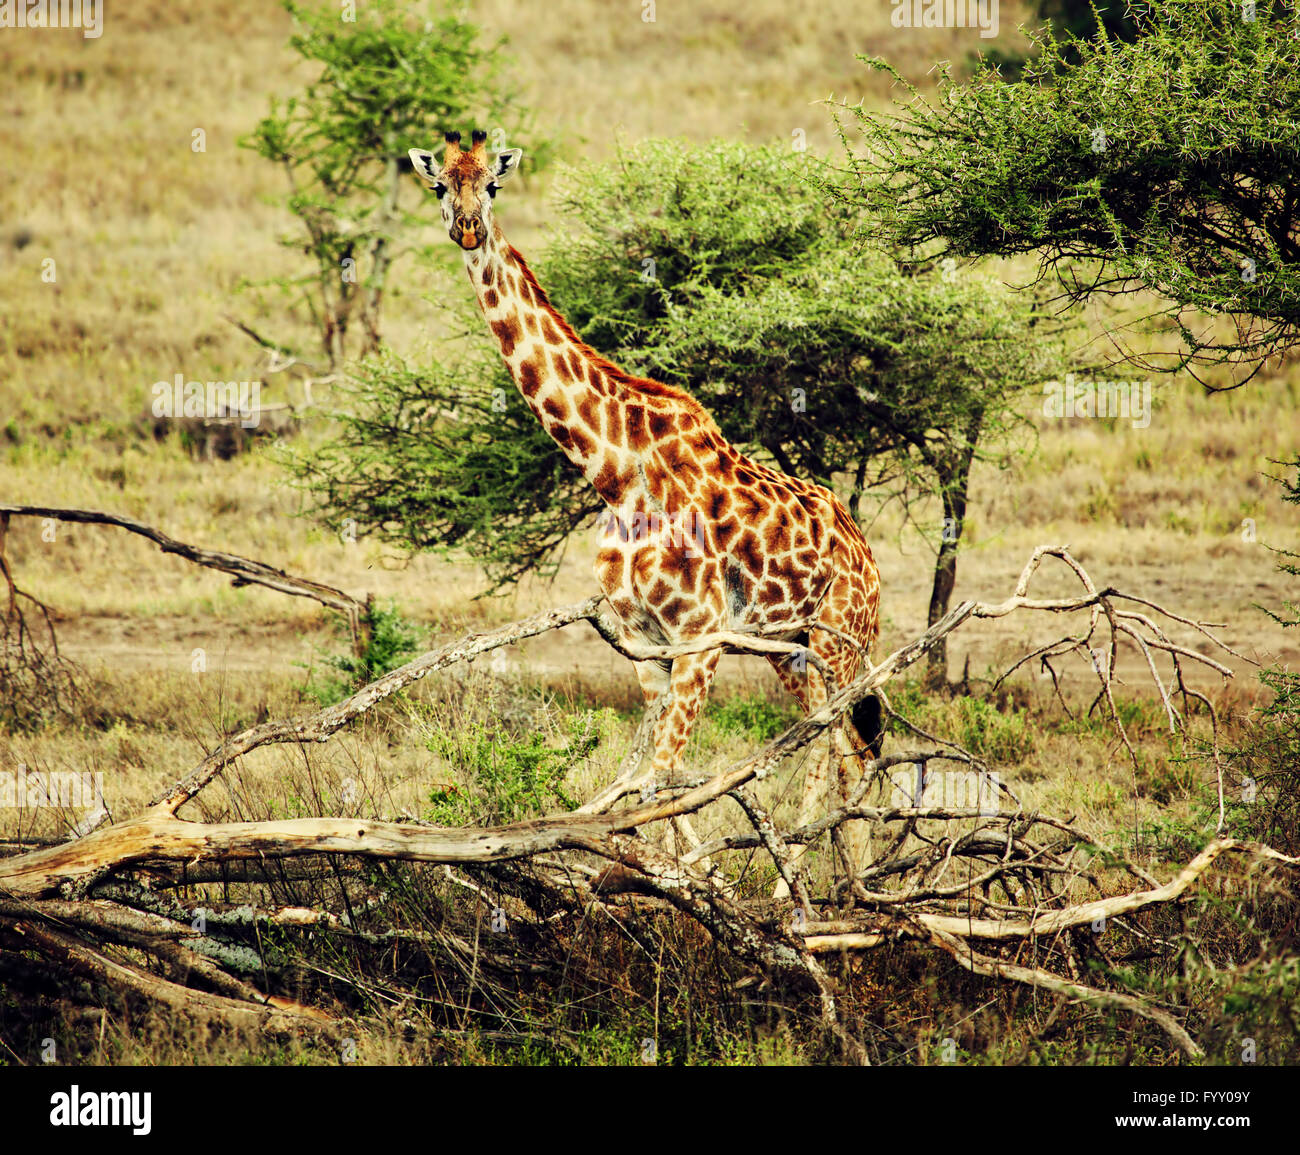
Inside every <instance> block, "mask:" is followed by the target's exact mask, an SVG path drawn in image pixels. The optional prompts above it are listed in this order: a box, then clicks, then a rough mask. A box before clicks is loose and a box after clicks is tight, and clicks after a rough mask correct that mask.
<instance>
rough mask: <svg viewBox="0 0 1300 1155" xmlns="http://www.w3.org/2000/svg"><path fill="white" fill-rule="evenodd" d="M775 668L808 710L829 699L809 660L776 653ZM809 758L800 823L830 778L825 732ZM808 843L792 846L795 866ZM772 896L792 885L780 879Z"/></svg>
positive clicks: (787, 892) (810, 814)
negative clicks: (801, 660)
mask: <svg viewBox="0 0 1300 1155" xmlns="http://www.w3.org/2000/svg"><path fill="white" fill-rule="evenodd" d="M768 662H769V663H770V664H771V666H772V669H774V670H775V671H776V676H777V677H778V678H780V679H781V684H782V685H783V686H785V688H786V689H787V690H789V691H790V693H791V694H792V695H793V696H794V699H795V701H797V702H798V703H799V705H800V707H802V709H803V712H804V713H805V714H810V713H812V711H813V710H816V709H818V708H819V707H820V706H821V704H822V703H823V702H825V701H826V689H825V686H824V685H823V684H822V680H821V678H819V677H815V676H810V675H811V673H812V671H811V670H810V668H809V667H808V666H807V663H796V662H795V661H794V660H792V658H791V657H790V656H789V655H786V654H782V655H780V656H777V655H773V656H772V657H770V658H768ZM808 757H809V760H810V763H809V766H808V771H807V773H806V774H805V775H804V784H803V797H802V799H801V800H800V803H799V821H798V824H799V825H800V826H803V825H804V824H805V823H807V822H810V821H812V819H813V818H815V817H816V815H817V809H818V806H819V805H820V802H821V798H822V795H823V794H824V793H825V792H826V785H827V780H828V778H829V775H830V759H831V751H830V743H829V738H828V736H827V735H825V734H823V735H821V736H820V737H818V738H817V740H816V741H815V742H813V743H812V745H811V747H810V748H809V751H808ZM806 850H807V847H806V846H804V845H803V844H802V843H800V844H798V845H796V846H793V847H791V848H790V862H791V865H792V866H798V865H799V863H800V861H801V860H802V859H803V856H804V853H805V852H806ZM772 897H773V898H778V899H780V898H789V897H790V888H789V886H788V885H787V884H786V881H785V879H784V878H781V879H778V880H777V884H776V889H775V891H773V894H772Z"/></svg>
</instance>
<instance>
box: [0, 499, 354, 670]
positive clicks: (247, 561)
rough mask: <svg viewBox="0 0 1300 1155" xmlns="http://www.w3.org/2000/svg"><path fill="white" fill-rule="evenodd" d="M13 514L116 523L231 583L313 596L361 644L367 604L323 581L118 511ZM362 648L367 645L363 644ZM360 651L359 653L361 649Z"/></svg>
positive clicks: (22, 509)
mask: <svg viewBox="0 0 1300 1155" xmlns="http://www.w3.org/2000/svg"><path fill="white" fill-rule="evenodd" d="M10 515H12V516H16V517H45V518H54V519H55V520H57V521H67V522H76V523H80V524H84V525H113V526H117V527H118V528H119V529H125V530H127V531H128V532H129V533H134V534H138V535H139V536H140V537H145V538H148V539H149V540H150V541H152V542H153V543H154V544H155V545H156V546H158V548H159V549H160V550H162V552H163V553H169V554H174V555H176V556H177V557H182V558H184V559H185V560H186V561H191V562H194V564H195V565H201V566H206V567H207V568H208V569H215V570H219V571H220V572H222V573H227V574H230V575H232V576H233V577H234V582H233V583H232V584H233V585H235V586H236V587H238V586H245V585H260V586H265V587H266V588H267V589H272V590H276V591H278V592H279V593H283V594H290V595H292V596H293V597H299V598H311V599H312V600H313V601H317V602H319V603H320V604H321V605H323V606H325V607H326V608H327V609H331V610H337V611H338V612H339V613H341V614H343V616H344V617H345V618H347V621H348V628H349V629H350V630H351V633H352V641H353V646H354V648H356V647H358V646H362V619H363V617H364V615H365V612H366V603H365V602H363V601H358V600H357V599H356V598H354V597H353V596H352V595H351V594H348V593H345V592H344V591H343V590H340V589H335V588H334V587H333V586H330V585H325V584H324V583H323V582H318V581H312V580H311V579H310V578H300V577H295V576H294V575H293V574H289V573H285V571H284V570H281V569H276V568H275V567H274V566H269V565H267V564H266V563H265V562H260V561H255V560H254V559H252V558H247V557H240V556H238V555H237V554H233V553H224V552H223V551H221V550H212V549H204V548H202V547H201V546H196V545H189V544H187V543H186V542H183V541H177V540H176V539H175V538H174V537H169V536H168V535H167V534H165V533H163V532H162V530H160V529H155V528H154V527H153V526H151V525H145V523H144V522H142V521H136V519H135V518H133V517H125V516H123V515H122V514H118V513H103V512H100V511H99V510H94V509H57V508H51V507H48V506H41V505H7V504H0V516H4V517H5V518H8V517H9V516H10ZM6 575H7V570H6ZM362 648H364V647H363V646H362ZM357 652H358V653H359V652H360V649H358V650H357Z"/></svg>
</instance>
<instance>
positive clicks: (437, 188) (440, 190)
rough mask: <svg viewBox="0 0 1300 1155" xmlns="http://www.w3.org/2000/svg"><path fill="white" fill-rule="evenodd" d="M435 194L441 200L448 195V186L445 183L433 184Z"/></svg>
mask: <svg viewBox="0 0 1300 1155" xmlns="http://www.w3.org/2000/svg"><path fill="white" fill-rule="evenodd" d="M433 195H434V196H436V197H437V198H438V199H439V200H442V198H443V197H445V196H446V195H447V186H446V185H445V184H436V185H434V186H433Z"/></svg>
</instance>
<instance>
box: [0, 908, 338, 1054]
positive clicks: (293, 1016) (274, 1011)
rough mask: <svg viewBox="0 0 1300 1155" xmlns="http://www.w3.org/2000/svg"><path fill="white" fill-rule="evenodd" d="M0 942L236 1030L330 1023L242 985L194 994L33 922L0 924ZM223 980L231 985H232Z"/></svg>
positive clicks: (286, 1029) (326, 1027)
mask: <svg viewBox="0 0 1300 1155" xmlns="http://www.w3.org/2000/svg"><path fill="white" fill-rule="evenodd" d="M0 938H3V939H5V940H7V941H8V943H9V945H10V947H11V948H13V949H15V950H35V951H39V952H40V953H41V954H42V955H44V956H45V957H47V958H52V959H55V960H57V961H58V962H59V964H60V966H61V968H63V969H64V970H66V971H67V972H68V973H71V974H75V975H79V976H81V977H83V978H87V979H91V980H93V981H98V982H102V983H105V984H106V985H108V986H110V987H114V988H116V989H119V990H126V991H129V992H131V993H133V994H136V995H139V996H142V997H144V998H147V999H150V1000H153V1001H155V1002H159V1003H162V1004H164V1005H166V1006H169V1007H172V1008H173V1009H174V1010H177V1011H180V1012H183V1013H186V1014H193V1013H195V1012H196V1011H199V1012H206V1013H208V1014H212V1015H215V1016H219V1017H220V1018H222V1019H225V1020H226V1021H228V1022H231V1023H232V1024H235V1025H239V1026H247V1027H261V1028H262V1029H265V1030H271V1031H276V1032H280V1033H285V1034H291V1033H296V1032H299V1031H301V1030H303V1029H304V1028H306V1029H310V1030H312V1031H315V1032H318V1033H319V1032H322V1031H324V1032H326V1033H329V1032H330V1030H331V1029H332V1024H333V1020H332V1019H330V1018H329V1016H327V1015H324V1014H322V1013H321V1012H320V1011H317V1010H314V1009H313V1008H310V1007H305V1006H302V1005H301V1004H299V1003H295V1002H293V1001H292V1000H289V999H283V998H279V997H277V996H269V995H263V994H261V992H259V991H257V990H255V989H254V988H252V987H248V986H247V985H246V984H239V986H240V988H241V993H242V994H243V995H244V996H245V997H243V998H236V997H231V996H230V995H224V994H213V993H210V992H208V991H200V990H194V989H192V988H190V987H186V986H182V985H181V984H179V983H175V982H172V981H170V980H169V979H163V978H158V977H157V976H155V975H150V974H145V973H143V972H141V971H138V970H136V969H135V968H134V967H130V966H126V965H125V964H123V963H120V962H117V961H116V960H115V959H111V958H109V957H108V956H107V955H105V954H104V953H103V952H101V951H99V950H96V949H95V948H93V947H91V946H88V945H86V944H85V943H82V942H79V941H77V939H75V938H74V937H72V936H71V935H68V934H65V933H63V932H61V931H58V930H55V929H53V928H52V927H48V926H43V925H40V924H38V923H36V922H33V921H26V920H22V919H11V918H8V917H3V918H0ZM226 977H227V979H228V981H229V982H230V983H235V982H236V981H237V980H233V979H229V978H228V976H226Z"/></svg>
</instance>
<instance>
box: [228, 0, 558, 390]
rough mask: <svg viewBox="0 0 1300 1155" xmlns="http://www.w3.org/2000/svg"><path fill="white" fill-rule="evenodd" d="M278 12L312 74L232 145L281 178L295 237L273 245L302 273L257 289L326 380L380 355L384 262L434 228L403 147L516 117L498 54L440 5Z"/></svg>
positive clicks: (386, 1) (377, 1) (383, 1)
mask: <svg viewBox="0 0 1300 1155" xmlns="http://www.w3.org/2000/svg"><path fill="white" fill-rule="evenodd" d="M284 7H285V8H286V9H287V10H288V11H289V13H290V15H291V16H292V17H293V21H294V28H295V31H294V34H293V36H292V37H291V38H290V40H289V44H290V46H291V47H292V48H293V50H294V51H295V52H296V53H297V54H298V55H299V56H301V57H302V58H303V60H305V61H307V62H308V63H309V64H310V65H312V66H313V67H314V68H315V69H317V72H316V75H315V78H314V79H313V80H312V81H311V82H310V83H309V84H308V85H307V86H306V88H305V89H304V90H303V91H302V93H301V94H299V95H297V96H293V97H290V98H289V99H288V100H285V101H283V102H281V101H275V100H273V101H272V103H271V111H270V112H269V113H268V115H267V116H265V117H263V119H262V120H261V121H260V122H259V123H258V125H257V127H256V128H255V129H254V130H253V132H252V133H250V134H249V135H248V136H247V137H245V138H244V139H243V140H242V141H241V142H240V143H241V144H242V145H243V146H244V147H246V148H250V149H253V150H254V151H256V152H257V153H258V154H259V155H260V156H263V157H265V158H266V159H267V160H270V161H273V162H275V163H276V164H277V165H279V166H281V168H282V169H283V170H284V174H285V180H286V183H287V185H288V192H287V194H286V195H285V198H284V204H285V207H286V208H288V210H289V211H290V212H291V213H292V214H293V215H294V217H296V218H297V222H298V225H299V229H298V230H297V231H295V232H294V233H293V234H292V235H290V236H287V237H286V238H284V241H283V243H284V244H285V245H286V246H287V247H288V248H290V249H293V250H297V251H299V252H301V253H302V254H303V255H304V256H305V257H306V258H307V264H308V268H307V271H305V272H303V273H299V274H292V275H288V276H284V277H279V278H275V279H274V280H271V281H269V282H266V283H265V285H264V286H263V287H266V286H270V287H274V288H276V289H278V290H280V292H282V293H283V294H284V295H285V297H286V298H287V299H288V301H289V303H290V306H291V307H292V308H293V309H295V310H301V311H302V312H303V313H305V314H306V316H307V318H309V320H310V325H311V328H312V330H313V331H314V332H315V333H316V335H317V337H318V339H319V342H320V347H321V351H322V353H323V354H324V357H325V360H326V361H327V363H328V365H329V368H330V369H331V370H334V369H336V368H338V367H339V366H340V365H341V364H342V363H343V362H344V361H345V360H347V359H348V358H349V357H354V356H366V355H367V354H369V353H372V352H374V351H375V350H376V349H377V348H378V347H379V344H380V341H381V333H380V314H381V310H382V305H383V299H384V293H385V290H386V289H388V288H389V287H390V273H391V270H392V267H393V264H394V262H395V261H396V260H398V258H399V257H400V256H402V255H403V253H405V252H407V251H409V247H410V246H409V245H408V240H407V239H408V238H409V237H410V235H411V234H412V231H413V230H414V229H415V228H417V227H419V226H424V225H427V224H429V223H430V221H431V220H436V213H435V212H433V209H432V208H431V206H433V205H434V204H435V202H434V201H432V200H431V199H430V198H429V197H427V196H422V195H418V190H416V189H415V188H414V187H413V186H412V184H411V181H410V177H409V175H404V174H409V172H410V167H411V166H410V160H409V158H408V156H407V150H408V149H409V148H411V147H412V145H413V144H416V143H419V142H422V141H426V140H431V139H435V138H437V137H439V136H441V134H442V132H443V131H445V130H446V129H447V128H449V127H452V126H456V125H460V124H463V123H468V122H469V121H470V120H472V121H473V123H474V124H476V125H481V124H487V125H500V124H501V123H503V122H505V121H507V120H508V121H509V122H511V123H515V124H518V123H519V120H520V118H521V113H520V111H519V109H518V107H517V103H516V100H515V98H514V96H513V94H512V93H511V91H510V90H509V89H508V88H507V87H505V85H504V83H503V81H502V77H501V66H502V56H501V44H500V43H497V44H485V43H483V41H482V39H481V35H480V30H479V29H478V27H477V26H476V25H474V24H471V23H469V22H468V21H466V20H465V19H463V18H462V17H461V16H460V15H456V14H453V13H452V11H451V9H450V8H446V9H443V10H440V9H439V8H436V7H434V6H432V5H430V6H428V7H427V8H425V9H424V10H421V9H419V8H416V9H414V10H413V9H411V8H410V7H409V6H402V7H399V5H398V3H397V0H369V2H367V3H366V4H364V5H359V6H358V7H357V9H356V12H355V14H354V15H355V18H354V19H351V20H349V19H347V18H346V17H341V16H340V13H339V11H338V10H337V9H336V8H329V7H326V8H308V7H304V6H303V5H301V4H298V3H295V2H294V0H284ZM496 131H497V133H498V134H500V132H501V130H500V129H497V130H496ZM530 151H532V152H536V148H535V146H530ZM543 151H544V146H543ZM404 191H405V192H406V193H407V194H408V200H409V202H410V204H411V205H412V207H411V208H407V207H404V206H403V204H402V194H403V192H404ZM424 251H426V252H427V249H426V250H424ZM273 344H275V345H276V346H277V347H280V348H283V349H286V350H290V349H291V348H292V344H291V343H282V342H280V341H278V340H277V341H275V342H273Z"/></svg>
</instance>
